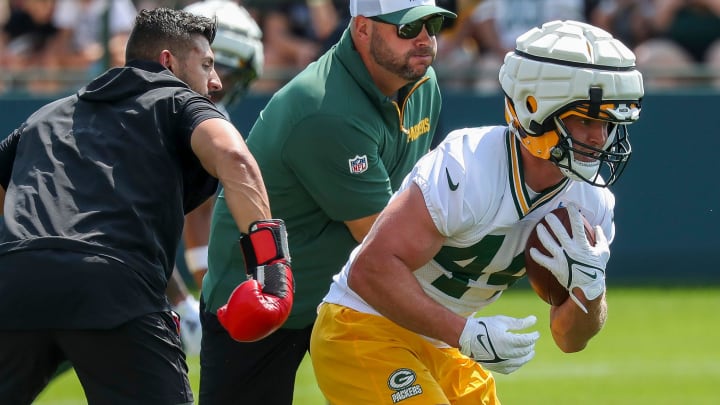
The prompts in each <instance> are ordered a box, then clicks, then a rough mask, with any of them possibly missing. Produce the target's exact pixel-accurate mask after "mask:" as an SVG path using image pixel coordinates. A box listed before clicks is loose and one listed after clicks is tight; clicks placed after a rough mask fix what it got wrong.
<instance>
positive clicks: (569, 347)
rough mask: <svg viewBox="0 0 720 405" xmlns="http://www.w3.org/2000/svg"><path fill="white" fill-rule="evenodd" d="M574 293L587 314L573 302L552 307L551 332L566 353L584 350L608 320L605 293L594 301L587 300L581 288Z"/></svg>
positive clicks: (567, 301) (568, 301)
mask: <svg viewBox="0 0 720 405" xmlns="http://www.w3.org/2000/svg"><path fill="white" fill-rule="evenodd" d="M573 292H574V293H575V296H576V297H577V298H578V299H579V300H580V301H581V302H582V303H583V305H585V308H587V311H588V312H587V313H585V312H583V310H582V309H580V307H579V306H578V305H577V304H576V303H575V302H574V301H573V300H565V302H563V303H562V305H559V306H551V307H550V331H551V332H552V336H553V339H554V340H555V344H557V346H558V347H559V348H560V350H562V351H563V352H566V353H574V352H578V351H580V350H583V349H584V348H585V346H587V343H588V342H589V341H590V339H591V338H592V337H593V336H595V335H596V334H597V333H598V332H600V329H602V327H603V325H604V324H605V319H606V318H607V302H606V301H605V292H604V291H603V293H602V294H601V295H600V296H599V297H597V298H595V299H594V300H589V299H587V297H585V294H584V293H583V291H582V289H580V288H575V289H574V291H573Z"/></svg>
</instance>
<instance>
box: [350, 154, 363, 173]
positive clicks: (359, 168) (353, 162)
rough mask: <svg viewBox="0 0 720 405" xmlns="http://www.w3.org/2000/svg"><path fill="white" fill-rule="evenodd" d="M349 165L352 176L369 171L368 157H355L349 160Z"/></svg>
mask: <svg viewBox="0 0 720 405" xmlns="http://www.w3.org/2000/svg"><path fill="white" fill-rule="evenodd" d="M348 164H350V173H352V174H360V173H362V172H364V171H365V170H367V169H368V160H367V156H366V155H362V156H355V157H354V158H352V159H349V160H348Z"/></svg>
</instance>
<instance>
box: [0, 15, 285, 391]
mask: <svg viewBox="0 0 720 405" xmlns="http://www.w3.org/2000/svg"><path fill="white" fill-rule="evenodd" d="M215 32H216V26H215V23H214V22H213V21H212V20H210V19H208V18H205V17H199V16H196V15H193V14H190V13H186V12H183V11H176V10H170V9H156V10H152V11H146V10H143V11H141V12H140V14H139V15H138V17H137V19H136V22H135V27H134V29H133V31H132V33H131V36H130V38H129V40H128V44H127V50H126V60H127V64H126V65H125V66H124V67H122V68H116V69H111V70H109V71H107V72H105V73H104V74H102V75H101V76H99V77H98V78H96V79H95V80H93V81H92V82H91V83H89V84H88V85H87V86H85V87H83V88H82V89H80V90H79V91H78V92H77V93H76V94H73V95H71V96H68V97H66V98H63V99H60V100H57V101H55V102H53V103H50V104H48V105H46V106H44V107H41V108H40V109H39V110H38V111H36V112H35V113H34V114H32V115H31V116H30V117H29V118H28V119H27V120H26V121H25V122H24V123H23V124H22V125H21V126H20V127H19V128H18V129H17V130H15V131H14V132H13V133H12V134H10V135H9V136H8V137H7V138H6V139H5V140H4V141H3V142H2V143H0V201H2V202H4V210H0V214H2V215H4V217H3V218H0V319H2V320H3V322H2V325H0V403H3V404H10V403H12V404H29V403H31V402H32V401H33V399H34V398H35V397H36V396H37V395H38V393H39V392H40V391H41V390H42V389H43V388H44V387H45V385H46V384H47V382H48V380H49V379H50V377H51V376H52V375H53V373H54V372H55V370H56V369H57V367H58V365H59V364H60V363H61V362H63V361H66V360H67V361H69V362H70V363H71V364H72V365H73V366H74V368H75V370H76V372H77V374H78V377H79V379H80V382H81V383H82V385H83V388H84V390H85V394H86V396H87V399H88V402H89V403H90V404H93V403H132V404H145V403H147V404H184V403H188V404H189V403H192V402H193V395H192V392H191V390H190V385H189V382H188V377H187V365H186V363H185V357H184V354H183V350H182V345H181V341H180V339H179V337H178V333H177V319H175V318H174V317H173V314H172V312H171V311H170V307H169V304H168V301H167V298H166V296H165V287H166V284H167V279H168V277H169V275H170V274H171V271H172V268H173V264H174V258H175V255H176V249H177V246H178V243H179V241H180V238H181V233H182V227H183V216H184V214H185V213H187V212H189V211H191V210H192V209H193V208H195V207H197V206H198V205H199V204H201V203H202V202H203V201H205V200H206V199H207V198H209V197H210V196H212V195H213V193H215V191H216V189H217V185H218V183H217V182H218V179H219V180H220V182H221V183H222V185H223V187H224V189H225V193H226V195H232V197H228V202H229V203H230V204H231V210H232V212H233V215H234V220H235V221H236V224H237V226H238V229H240V231H241V232H242V233H243V236H244V237H245V236H250V237H248V238H247V239H246V240H245V241H243V242H244V243H243V246H242V249H243V251H244V252H245V253H248V252H251V253H254V254H255V255H254V256H255V257H263V258H268V257H269V258H270V259H268V260H272V262H267V263H265V262H259V263H254V265H250V266H248V268H247V272H248V273H249V274H251V275H253V276H260V277H257V278H258V279H260V280H263V279H264V280H266V281H265V284H264V285H260V288H259V289H258V288H255V289H254V290H253V294H254V295H251V296H250V297H247V296H246V297H245V300H243V301H242V302H248V300H250V301H252V299H257V300H258V301H263V302H264V300H266V299H270V300H278V301H283V300H290V303H291V302H292V285H291V284H288V283H291V275H290V267H289V264H288V262H289V255H288V253H287V250H286V249H284V247H283V246H282V244H280V243H277V242H273V241H281V240H283V238H284V234H285V228H284V224H283V223H282V221H279V220H269V219H268V218H270V217H271V215H270V208H269V203H268V199H267V194H266V192H265V187H264V185H263V181H262V177H261V174H260V171H259V169H258V167H257V164H256V162H255V160H254V158H253V157H252V155H251V154H250V153H249V152H248V150H247V148H246V146H245V144H244V142H243V140H242V137H241V136H240V134H239V133H238V131H237V130H236V129H235V127H234V126H233V125H232V124H231V123H230V122H228V121H227V119H226V118H225V116H224V115H223V114H222V113H221V112H220V111H218V110H217V108H216V107H215V106H214V104H213V103H212V102H211V101H210V100H209V99H208V98H207V96H208V94H209V93H210V92H213V91H217V90H219V89H221V88H222V84H221V83H220V80H219V79H218V75H217V73H216V71H215V69H214V54H213V52H212V50H211V48H210V44H211V43H212V42H213V39H214V36H215ZM256 232H262V233H263V235H265V234H267V233H270V234H272V235H273V236H275V238H266V237H260V238H256V237H254V236H253V234H254V233H256ZM268 241H269V242H268ZM262 265H267V266H262ZM256 266H257V267H256ZM263 270H264V272H265V274H264V275H260V274H258V273H260V272H262V271H263ZM270 271H273V272H275V273H272V274H270V275H268V272H270ZM278 275H279V276H278ZM263 276H264V277H263ZM273 276H275V277H273ZM268 280H271V281H268ZM273 283H275V284H273ZM245 294H247V293H245ZM235 298H237V297H235ZM231 299H233V297H231ZM280 307H283V308H286V307H288V305H285V306H283V305H280ZM231 309H236V310H238V311H239V310H241V309H242V305H238V304H234V305H233V306H232V308H231ZM228 311H229V312H230V310H228ZM270 312H271V313H270V314H268V315H269V316H271V317H272V319H281V320H283V318H282V317H281V316H280V317H278V314H277V313H276V311H270ZM287 312H289V309H287ZM233 315H234V314H233V313H230V314H229V315H228V316H233ZM262 315H263V314H259V315H258V316H262ZM272 326H273V327H275V326H278V327H279V326H280V325H272Z"/></svg>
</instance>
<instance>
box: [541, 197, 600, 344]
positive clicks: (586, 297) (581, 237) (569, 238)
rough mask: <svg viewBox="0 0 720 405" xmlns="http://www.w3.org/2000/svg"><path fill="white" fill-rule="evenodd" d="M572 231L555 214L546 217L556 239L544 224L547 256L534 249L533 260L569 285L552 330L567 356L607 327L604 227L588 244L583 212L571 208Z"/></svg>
mask: <svg viewBox="0 0 720 405" xmlns="http://www.w3.org/2000/svg"><path fill="white" fill-rule="evenodd" d="M568 215H569V217H570V225H571V227H572V232H571V233H568V232H567V230H566V229H565V227H564V225H563V224H562V223H561V222H560V220H558V219H557V217H555V216H554V215H548V216H546V217H545V219H546V220H547V224H548V226H549V229H550V230H552V233H553V234H554V235H555V237H556V238H557V239H555V238H553V237H552V236H551V235H550V233H549V232H548V231H547V230H546V228H544V227H543V226H542V225H540V226H539V228H538V237H539V239H540V241H541V243H542V244H543V246H544V247H545V249H546V250H547V251H548V252H549V254H548V255H544V254H542V253H540V252H539V251H538V250H537V249H532V250H531V251H530V254H531V255H532V257H533V259H534V260H535V261H536V262H538V263H540V264H541V265H542V266H543V267H545V268H546V269H548V270H550V272H552V273H553V274H554V275H555V277H557V279H558V281H560V283H561V284H562V285H566V286H568V287H567V288H568V291H569V292H570V298H571V299H567V300H565V302H563V303H562V304H561V305H559V306H552V307H551V309H550V330H551V332H552V335H553V339H554V340H555V343H556V344H557V346H558V347H559V348H560V350H562V351H564V352H566V353H573V352H577V351H580V350H582V349H584V348H585V346H587V343H588V341H589V340H590V339H591V338H592V337H593V336H595V335H596V334H597V333H598V332H599V331H600V329H602V327H603V325H604V324H605V318H606V316H607V303H606V301H605V267H606V265H607V261H608V259H609V258H610V246H609V242H608V239H607V238H606V237H605V232H604V231H603V229H602V227H600V226H596V227H595V245H591V244H590V242H589V241H588V238H587V235H586V233H585V230H584V225H583V217H582V214H581V213H580V210H579V209H577V208H576V207H574V206H573V205H572V204H571V205H569V207H568Z"/></svg>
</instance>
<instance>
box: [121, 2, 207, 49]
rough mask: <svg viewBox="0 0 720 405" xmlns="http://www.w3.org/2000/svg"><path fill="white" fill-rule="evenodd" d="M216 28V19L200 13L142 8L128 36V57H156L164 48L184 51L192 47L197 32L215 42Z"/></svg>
mask: <svg viewBox="0 0 720 405" xmlns="http://www.w3.org/2000/svg"><path fill="white" fill-rule="evenodd" d="M216 32H217V24H216V22H215V21H214V20H211V19H209V18H207V17H202V16H199V15H197V14H192V13H188V12H186V11H182V10H173V9H169V8H156V9H154V10H141V11H140V12H139V13H138V15H137V17H136V18H135V25H134V27H133V29H132V32H130V37H129V38H128V42H127V47H126V49H125V60H126V61H130V60H133V59H141V60H154V59H155V58H156V57H157V56H158V55H159V54H160V52H162V50H163V49H167V50H169V51H170V52H173V53H174V54H177V55H183V54H185V53H186V52H187V51H188V50H190V47H191V46H192V42H191V41H190V40H191V38H192V37H193V36H194V35H202V36H204V37H205V38H207V40H208V42H209V43H210V44H212V43H213V41H214V40H215V33H216Z"/></svg>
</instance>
